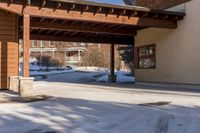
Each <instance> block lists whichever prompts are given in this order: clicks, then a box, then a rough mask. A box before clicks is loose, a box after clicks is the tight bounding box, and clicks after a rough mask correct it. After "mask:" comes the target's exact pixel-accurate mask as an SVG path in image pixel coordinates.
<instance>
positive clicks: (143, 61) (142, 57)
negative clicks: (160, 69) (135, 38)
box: [137, 44, 156, 69]
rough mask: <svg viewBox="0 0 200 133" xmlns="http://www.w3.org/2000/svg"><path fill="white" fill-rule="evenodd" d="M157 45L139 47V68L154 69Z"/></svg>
mask: <svg viewBox="0 0 200 133" xmlns="http://www.w3.org/2000/svg"><path fill="white" fill-rule="evenodd" d="M155 53H156V46H155V44H153V45H146V46H142V47H138V56H137V57H138V68H139V69H153V68H156V54H155Z"/></svg>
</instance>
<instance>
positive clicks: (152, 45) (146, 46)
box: [137, 44, 156, 69]
mask: <svg viewBox="0 0 200 133" xmlns="http://www.w3.org/2000/svg"><path fill="white" fill-rule="evenodd" d="M148 47H149V48H150V47H153V48H154V52H153V54H152V55H143V56H141V55H140V49H142V48H148ZM137 50H138V52H137V58H138V59H137V64H138V68H137V69H156V44H148V45H143V46H139V47H137ZM144 58H151V59H153V60H154V66H152V67H148V68H144V67H141V66H140V60H141V59H144Z"/></svg>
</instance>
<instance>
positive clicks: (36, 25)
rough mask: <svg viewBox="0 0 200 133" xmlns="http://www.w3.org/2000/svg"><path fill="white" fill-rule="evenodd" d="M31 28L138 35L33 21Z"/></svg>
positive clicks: (85, 26) (130, 32)
mask: <svg viewBox="0 0 200 133" xmlns="http://www.w3.org/2000/svg"><path fill="white" fill-rule="evenodd" d="M20 26H22V23H21V24H20ZM31 28H33V29H48V30H61V31H80V32H91V33H105V34H119V35H129V36H133V35H135V34H136V31H135V30H130V29H128V30H124V29H120V30H119V29H117V28H102V27H98V26H87V25H86V24H85V25H84V26H80V25H75V24H74V25H67V24H65V25H61V24H58V23H48V22H38V21H34V20H32V21H31Z"/></svg>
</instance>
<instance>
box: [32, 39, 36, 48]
mask: <svg viewBox="0 0 200 133" xmlns="http://www.w3.org/2000/svg"><path fill="white" fill-rule="evenodd" d="M31 45H32V48H34V47H37V41H35V40H32V41H31Z"/></svg>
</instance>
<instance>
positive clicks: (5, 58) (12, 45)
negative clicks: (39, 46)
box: [0, 10, 19, 89]
mask: <svg viewBox="0 0 200 133" xmlns="http://www.w3.org/2000/svg"><path fill="white" fill-rule="evenodd" d="M18 75H19V46H18V19H17V16H16V15H14V14H10V13H7V12H4V11H2V10H0V89H7V88H8V86H9V77H10V76H18Z"/></svg>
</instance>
